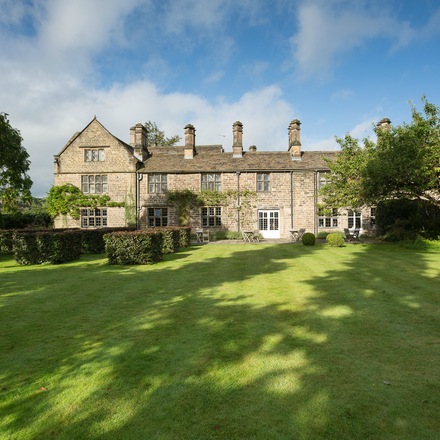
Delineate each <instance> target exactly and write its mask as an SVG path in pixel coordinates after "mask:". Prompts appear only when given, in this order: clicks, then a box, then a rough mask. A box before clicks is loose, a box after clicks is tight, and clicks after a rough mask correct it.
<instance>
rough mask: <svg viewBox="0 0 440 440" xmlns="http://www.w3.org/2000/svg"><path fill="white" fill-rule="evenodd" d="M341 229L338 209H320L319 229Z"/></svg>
mask: <svg viewBox="0 0 440 440" xmlns="http://www.w3.org/2000/svg"><path fill="white" fill-rule="evenodd" d="M338 227H339V210H338V208H328V209H327V210H326V209H325V208H318V228H325V229H332V228H338Z"/></svg>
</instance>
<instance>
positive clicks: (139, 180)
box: [136, 172, 144, 229]
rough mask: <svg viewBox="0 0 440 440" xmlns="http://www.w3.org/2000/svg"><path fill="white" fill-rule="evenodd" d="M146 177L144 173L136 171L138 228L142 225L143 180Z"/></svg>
mask: <svg viewBox="0 0 440 440" xmlns="http://www.w3.org/2000/svg"><path fill="white" fill-rule="evenodd" d="M143 178H144V175H143V174H142V173H138V172H136V229H139V226H140V214H141V180H142V179H143Z"/></svg>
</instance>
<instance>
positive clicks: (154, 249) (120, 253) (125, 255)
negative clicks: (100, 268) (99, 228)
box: [104, 230, 163, 264]
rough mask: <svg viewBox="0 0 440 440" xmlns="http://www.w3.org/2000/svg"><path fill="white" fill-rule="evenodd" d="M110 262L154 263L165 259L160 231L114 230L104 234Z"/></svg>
mask: <svg viewBox="0 0 440 440" xmlns="http://www.w3.org/2000/svg"><path fill="white" fill-rule="evenodd" d="M104 241H105V251H106V253H107V258H108V262H109V264H153V263H157V262H158V261H161V260H162V259H163V252H162V248H163V235H162V232H159V231H147V230H144V231H132V232H112V233H110V234H106V235H104Z"/></svg>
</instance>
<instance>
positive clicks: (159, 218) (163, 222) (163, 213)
mask: <svg viewBox="0 0 440 440" xmlns="http://www.w3.org/2000/svg"><path fill="white" fill-rule="evenodd" d="M147 224H148V227H149V228H161V227H165V226H168V207H165V206H150V207H148V208H147Z"/></svg>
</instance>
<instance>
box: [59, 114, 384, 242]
mask: <svg viewBox="0 0 440 440" xmlns="http://www.w3.org/2000/svg"><path fill="white" fill-rule="evenodd" d="M383 121H388V120H383ZM381 122H382V121H381ZM300 125H301V123H300V121H299V120H297V119H294V120H293V121H292V122H291V123H290V125H289V127H288V139H287V142H286V143H287V144H288V148H286V150H285V151H260V150H257V148H256V147H255V146H250V147H249V148H248V149H247V150H246V151H245V150H244V148H243V124H242V123H241V122H239V121H237V122H235V123H234V124H233V126H232V130H233V145H232V148H230V151H225V150H224V149H223V147H222V146H221V145H196V135H195V132H196V130H195V128H194V126H192V125H191V124H188V125H186V126H185V129H184V130H185V143H184V145H181V146H172V147H168V146H156V145H153V146H150V145H147V132H146V128H145V127H144V126H143V125H142V124H136V125H135V126H134V127H132V128H130V143H125V142H124V141H122V140H120V139H118V138H117V137H115V136H114V135H112V134H111V133H110V132H109V131H108V130H107V129H106V128H105V127H104V126H103V125H102V124H101V123H100V122H99V121H98V120H97V119H96V117H95V118H94V119H93V120H92V121H91V122H90V123H89V124H88V125H87V126H86V127H85V128H84V129H83V130H82V131H81V132H78V133H75V134H74V135H73V136H72V138H71V139H70V140H69V141H68V142H67V144H66V145H65V147H64V148H63V149H62V150H61V151H60V152H59V153H58V154H57V155H56V156H54V184H55V185H63V184H65V183H71V184H73V185H75V186H77V187H79V188H81V190H82V192H83V193H84V194H94V195H98V194H99V195H103V194H107V195H108V196H109V197H110V198H111V201H112V202H123V203H125V207H122V206H118V207H114V206H113V207H111V206H107V207H99V208H97V209H90V208H84V209H82V210H81V218H80V219H79V220H75V219H72V218H70V217H67V216H59V217H58V218H56V219H55V227H75V228H78V227H80V228H98V227H120V226H127V225H128V223H129V222H131V223H133V218H131V219H130V218H129V216H128V214H127V212H128V210H127V206H131V207H132V210H131V212H132V213H133V214H132V217H133V215H134V216H135V219H134V222H135V223H136V224H137V225H138V227H140V228H146V227H157V226H173V225H178V224H179V212H178V209H177V207H176V206H175V204H172V203H170V202H168V199H167V192H168V191H179V190H187V189H188V190H191V191H193V192H196V193H200V192H203V191H208V192H211V193H212V192H213V191H218V192H220V193H222V194H224V195H225V197H224V198H223V199H219V200H221V202H218V204H217V205H213V204H212V203H209V206H197V207H194V208H192V209H191V211H190V218H189V224H190V226H191V227H192V228H194V229H199V228H203V229H226V230H230V231H248V230H250V231H259V233H260V234H261V235H262V236H263V237H264V238H289V236H290V231H293V230H298V229H301V228H304V229H305V230H306V231H308V232H313V233H315V234H317V233H318V232H320V231H335V230H344V228H349V229H355V228H356V229H363V230H368V229H370V228H371V227H372V225H374V215H375V212H374V208H369V209H365V210H362V211H354V210H351V209H347V208H342V207H334V208H333V209H330V210H328V209H327V210H323V209H322V208H321V207H320V196H319V189H320V187H321V186H322V185H324V184H325V182H326V175H327V173H328V171H329V170H328V167H327V164H326V162H325V160H324V159H325V158H330V159H331V158H332V157H334V155H335V154H337V152H336V151H332V152H328V151H302V150H301V139H300Z"/></svg>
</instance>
